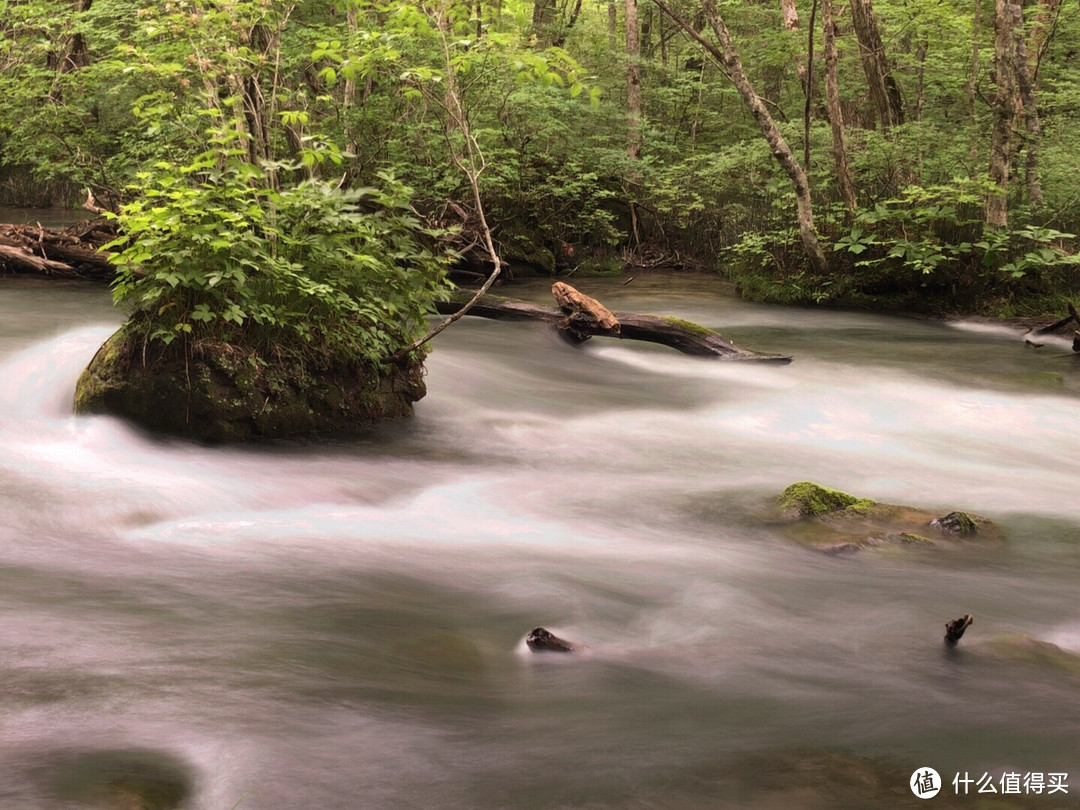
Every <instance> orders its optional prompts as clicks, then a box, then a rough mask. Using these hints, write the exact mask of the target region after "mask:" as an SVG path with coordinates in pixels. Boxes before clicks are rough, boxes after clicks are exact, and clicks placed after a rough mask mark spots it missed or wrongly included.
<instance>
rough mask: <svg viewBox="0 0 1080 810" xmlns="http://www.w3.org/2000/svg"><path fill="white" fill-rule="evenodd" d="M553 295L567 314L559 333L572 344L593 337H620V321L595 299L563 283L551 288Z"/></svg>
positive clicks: (560, 325)
mask: <svg viewBox="0 0 1080 810" xmlns="http://www.w3.org/2000/svg"><path fill="white" fill-rule="evenodd" d="M551 294H552V295H553V296H554V297H555V303H556V304H558V305H559V309H561V310H562V311H563V312H565V313H566V319H565V320H564V321H563V322H562V323H561V324H559V333H560V334H562V335H563V336H565V337H567V338H568V339H569V340H570V342H571V343H583V342H585V341H586V340H588V339H589V338H591V337H592V336H593V335H610V336H611V337H618V336H619V332H620V331H621V330H620V328H619V319H618V318H616V317H615V316H614V315H612V314H611V311H610V310H609V309H608V308H607V307H605V306H604V305H603V304H601V303H600V302H599V301H597V300H596V299H595V298H590V297H589V296H587V295H584V294H582V293H580V292H578V291H577V290H575V289H574V288H573V287H571V286H570V285H569V284H565V283H564V282H562V281H556V282H555V283H554V284H553V285H552V286H551Z"/></svg>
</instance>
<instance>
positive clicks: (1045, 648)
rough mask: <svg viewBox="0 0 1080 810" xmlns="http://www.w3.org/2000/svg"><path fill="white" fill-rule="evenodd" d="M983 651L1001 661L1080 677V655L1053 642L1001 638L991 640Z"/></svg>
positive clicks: (1032, 638) (1016, 636)
mask: <svg viewBox="0 0 1080 810" xmlns="http://www.w3.org/2000/svg"><path fill="white" fill-rule="evenodd" d="M983 649H984V651H985V652H989V654H990V656H991V657H993V658H996V659H998V660H999V661H1009V662H1014V663H1023V664H1031V665H1034V666H1037V667H1040V668H1042V669H1048V670H1055V671H1057V672H1062V673H1066V674H1068V675H1073V676H1076V677H1080V653H1077V652H1075V651H1074V650H1067V649H1065V648H1064V647H1059V646H1058V645H1057V644H1054V643H1053V642H1052V641H1043V640H1042V639H1039V638H1035V637H1033V636H1028V635H1014V636H1001V637H998V638H995V639H992V640H990V641H989V642H988V643H987V644H986V646H985V648H983Z"/></svg>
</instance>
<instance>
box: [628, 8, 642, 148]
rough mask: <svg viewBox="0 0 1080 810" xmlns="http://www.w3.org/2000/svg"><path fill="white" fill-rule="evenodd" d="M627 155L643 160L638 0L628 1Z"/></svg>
mask: <svg viewBox="0 0 1080 810" xmlns="http://www.w3.org/2000/svg"><path fill="white" fill-rule="evenodd" d="M626 154H627V155H628V156H629V157H630V159H631V160H640V159H641V45H640V42H639V40H638V4H637V0H626Z"/></svg>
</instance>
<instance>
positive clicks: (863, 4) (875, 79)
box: [851, 0, 904, 130]
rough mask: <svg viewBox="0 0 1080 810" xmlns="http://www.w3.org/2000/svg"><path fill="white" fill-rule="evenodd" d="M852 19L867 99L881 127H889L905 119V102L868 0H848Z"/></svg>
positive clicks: (872, 8)
mask: <svg viewBox="0 0 1080 810" xmlns="http://www.w3.org/2000/svg"><path fill="white" fill-rule="evenodd" d="M851 19H852V22H853V23H854V27H855V36H856V38H857V39H858V40H859V53H860V55H861V57H862V65H863V72H864V73H865V74H866V83H867V85H868V87H869V90H870V99H871V100H872V101H873V103H874V108H875V109H876V110H877V113H878V118H879V120H880V121H881V128H882V129H883V130H888V129H889V128H890V127H894V126H897V125H898V124H902V123H904V106H903V99H902V98H901V96H900V88H899V87H898V86H897V84H896V80H895V79H894V78H893V75H892V67H891V66H890V64H889V60H888V57H887V56H886V54H885V46H884V44H882V42H881V34H880V33H879V31H878V25H877V18H876V17H875V16H874V7H873V5H871V2H870V0H851Z"/></svg>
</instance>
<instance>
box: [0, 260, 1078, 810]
mask: <svg viewBox="0 0 1080 810" xmlns="http://www.w3.org/2000/svg"><path fill="white" fill-rule="evenodd" d="M580 286H581V287H582V288H583V289H585V290H586V291H587V292H592V293H594V294H597V295H598V296H599V297H601V298H602V299H604V300H605V301H606V302H607V303H608V304H609V305H610V306H611V307H612V308H614V309H624V310H637V311H653V312H660V313H664V314H674V315H678V316H681V317H688V318H691V319H694V320H698V321H701V322H703V323H706V324H708V325H711V326H716V327H719V328H721V330H722V331H723V332H724V333H725V334H726V335H728V336H729V337H730V338H732V339H734V340H735V341H736V342H739V343H741V344H744V345H746V346H749V347H753V348H758V349H761V350H763V351H777V352H790V353H792V354H794V355H796V358H797V359H796V362H795V363H793V364H792V365H791V366H788V367H784V368H765V367H751V366H736V365H721V364H714V363H707V362H702V361H694V360H691V359H688V358H684V357H681V356H679V355H677V354H674V353H671V352H669V351H667V350H664V349H662V348H658V347H649V346H637V345H633V344H630V343H614V342H608V343H603V342H601V341H599V340H597V341H593V342H592V343H590V344H589V345H587V346H585V347H584V348H583V349H573V348H570V347H567V346H565V345H564V344H562V343H561V342H559V341H558V340H556V339H555V338H553V337H552V336H551V335H550V334H549V333H548V332H546V331H545V330H543V329H537V328H533V327H530V326H525V325H520V324H502V323H494V322H484V321H472V320H468V319H466V321H463V322H462V323H459V324H458V325H456V326H455V327H454V328H453V329H451V330H449V331H448V332H447V333H446V334H445V335H444V336H443V337H442V338H441V339H440V342H439V344H438V346H437V347H436V349H435V351H434V353H433V354H432V355H431V358H430V361H429V372H430V373H429V376H428V386H429V391H430V393H429V396H428V398H427V399H426V400H424V401H423V402H422V403H421V404H420V405H419V407H418V411H417V416H416V418H415V419H413V420H412V421H410V422H409V423H407V424H402V425H396V426H392V427H389V428H386V429H379V430H373V431H371V432H369V433H367V434H365V435H364V436H362V437H360V438H359V439H358V440H355V441H350V442H348V443H336V444H314V445H311V444H308V445H303V446H291V447H279V448H259V449H254V450H236V449H228V450H226V449H208V448H199V447H192V446H189V445H184V444H179V443H174V442H162V441H156V440H148V439H146V438H145V437H143V436H141V435H139V434H138V433H137V432H134V431H132V430H130V429H128V428H126V427H125V426H123V425H120V424H118V423H116V422H114V421H112V420H108V419H100V418H96V419H79V420H76V419H73V418H71V417H70V415H69V411H70V406H69V404H68V403H69V401H70V394H71V391H72V390H73V386H74V381H75V378H76V377H77V375H78V373H79V370H80V369H81V368H82V366H83V365H85V363H86V362H87V360H88V359H89V357H90V356H91V355H92V354H93V352H94V350H95V349H96V347H97V345H98V344H99V343H100V341H101V340H102V339H103V338H104V337H105V336H107V335H108V333H109V331H110V329H111V328H113V326H114V325H115V323H116V320H117V318H116V314H115V313H113V312H112V311H111V310H110V309H109V307H108V296H107V292H105V291H103V290H101V289H99V288H88V287H84V286H79V285H76V286H66V287H61V286H44V285H37V284H33V283H28V282H17V283H11V282H9V281H4V282H2V283H0V375H2V376H0V378H2V379H3V380H4V386H3V387H2V392H0V518H2V520H0V651H2V657H0V688H2V689H3V694H4V696H5V700H4V701H3V702H2V703H0V808H4V810H7V808H12V810H15V808H18V810H38V808H41V809H42V810H44V808H56V807H65V808H66V807H71V808H75V807H91V806H118V807H119V806H124V807H126V806H146V807H152V806H159V805H161V806H164V805H168V804H170V803H171V804H172V805H174V806H183V807H185V808H194V809H197V810H204V809H205V810H210V809H211V808H213V809H215V810H216V808H230V807H232V806H234V805H235V804H236V803H237V802H241V805H240V806H241V807H244V808H268V809H270V810H278V809H279V808H280V809H281V810H285V809H286V808H290V809H291V808H297V807H326V808H357V807H377V808H398V807H401V808H411V807H416V808H421V807H422V808H431V807H440V808H443V807H445V808H537V809H538V810H539V809H540V808H562V807H581V808H586V807H588V808H627V807H629V808H656V807H663V808H704V807H710V808H726V807H743V808H765V807H814V808H816V807H822V808H825V807H842V808H843V807H850V808H861V807H904V806H914V804H913V803H917V801H916V800H915V799H914V797H913V796H912V795H911V793H910V791H908V790H907V787H906V781H907V779H908V778H909V775H910V773H911V772H912V771H913V770H914V769H915V768H916V767H919V766H924V765H930V766H932V767H935V768H937V770H938V771H939V772H941V773H942V774H946V773H947V774H948V778H951V775H952V773H953V772H955V771H958V770H959V771H963V770H967V771H978V773H979V774H982V773H983V772H984V771H989V772H993V773H996V774H999V775H1000V774H1001V773H1003V772H1005V771H1006V770H1020V771H1021V772H1029V771H1043V772H1049V771H1065V772H1068V771H1070V770H1071V771H1074V772H1076V775H1075V777H1074V779H1075V781H1077V782H1078V783H1080V765H1078V762H1080V756H1078V754H1080V750H1078V747H1077V740H1078V739H1080V737H1078V732H1080V716H1078V713H1077V712H1076V710H1075V695H1076V687H1077V684H1078V680H1077V678H1078V677H1080V675H1078V674H1076V673H1074V672H1072V671H1071V670H1070V669H1069V666H1068V660H1066V661H1065V663H1064V665H1061V666H1056V665H1051V666H1047V665H1045V662H1043V664H1040V663H1038V662H1033V661H1025V660H1021V659H1017V660H1014V659H1013V658H1010V657H1009V656H1007V655H1004V656H1003V655H1002V654H1000V651H999V650H998V649H997V648H995V647H994V646H993V644H992V643H991V640H992V639H994V638H996V637H1000V636H1004V635H1007V634H1027V635H1029V636H1032V637H1035V638H1036V639H1040V640H1043V641H1049V642H1054V643H1055V644H1058V645H1060V646H1061V647H1062V648H1064V649H1066V650H1073V651H1080V609H1078V607H1077V603H1076V599H1075V593H1076V586H1077V580H1078V576H1080V523H1078V521H1077V509H1076V504H1077V503H1078V501H1077V498H1076V494H1075V493H1076V492H1077V491H1080V461H1078V459H1080V434H1078V431H1077V430H1076V425H1077V420H1076V406H1077V402H1078V400H1077V398H1076V393H1077V382H1078V373H1080V369H1077V368H1076V366H1075V364H1074V363H1073V361H1072V358H1068V357H1066V356H1065V354H1064V353H1063V352H1060V351H1058V350H1057V349H1056V348H1054V347H1046V348H1045V349H1043V350H1039V351H1035V350H1028V349H1025V348H1024V346H1023V345H1022V343H1021V342H1020V341H1019V340H1018V338H1017V337H1016V336H1015V335H1013V334H1011V333H1009V332H1007V331H1006V330H995V329H989V330H988V329H985V328H974V327H956V326H945V325H941V324H935V323H921V322H916V321H908V320H904V319H899V318H883V317H876V316H871V315H851V314H841V313H821V312H812V311H799V310H781V309H775V308H769V307H758V306H752V305H748V304H745V303H743V302H739V301H737V300H735V299H734V298H732V297H731V296H730V294H729V293H728V291H727V290H726V289H725V288H724V287H723V286H722V285H720V284H718V283H717V282H716V281H715V280H712V279H704V278H702V279H685V278H680V279H670V278H668V277H663V276H648V277H640V278H638V279H636V280H635V281H634V282H633V283H632V284H631V285H628V286H623V285H621V284H620V283H619V282H616V281H586V280H582V281H581V282H580ZM545 287H546V285H542V284H525V285H519V286H518V287H516V288H515V290H514V292H515V293H516V294H518V295H522V296H525V297H532V298H534V299H535V300H543V299H544V297H545V296H546V291H545ZM806 478H810V479H815V480H820V481H822V482H823V483H827V484H831V485H834V486H837V487H840V488H844V489H848V490H853V491H855V492H857V493H859V494H864V495H868V496H872V497H877V498H881V499H884V500H889V501H894V502H903V503H912V504H918V505H920V506H925V507H927V508H930V509H935V508H940V509H948V508H952V507H961V508H968V509H971V510H974V511H978V512H982V513H985V514H987V515H989V516H991V517H993V518H995V519H996V520H998V521H999V522H1001V523H1002V524H1003V525H1004V526H1005V527H1006V529H1008V530H1009V532H1010V541H1009V542H1008V543H1007V544H1002V545H998V546H994V547H980V546H977V545H969V546H965V547H962V548H959V549H954V550H948V551H937V550H930V551H923V552H910V553H900V552H889V551H886V550H882V551H872V552H867V553H864V554H862V555H856V556H854V557H846V558H842V557H832V556H827V555H822V554H818V553H815V552H811V551H807V550H805V549H802V548H799V547H794V546H792V545H791V544H790V543H789V541H787V540H786V539H785V538H784V537H783V536H782V535H781V534H779V533H778V532H777V531H776V528H775V527H774V526H771V525H770V524H769V523H768V522H766V521H763V520H762V518H761V513H762V512H763V510H765V509H766V508H767V506H768V504H769V501H770V499H771V498H772V497H773V496H774V495H775V493H776V492H777V491H779V490H780V489H782V488H783V487H784V486H786V485H787V484H788V483H791V482H792V481H796V480H800V479H806ZM963 612H971V613H973V614H975V615H976V624H975V626H974V627H973V628H972V630H971V631H969V633H970V634H971V635H970V637H969V638H965V641H964V643H963V644H962V646H961V647H960V648H959V649H958V650H957V651H956V652H955V654H952V655H948V654H946V652H945V651H944V650H943V648H942V645H941V635H942V631H943V628H942V625H943V623H944V622H945V620H946V619H949V618H955V616H957V615H960V614H961V613H963ZM538 624H543V625H545V626H547V627H549V628H551V629H552V630H554V631H556V632H558V633H559V634H560V635H562V636H564V637H567V638H572V639H574V640H576V641H579V642H580V643H582V644H584V645H586V647H587V650H586V651H585V652H584V654H583V655H581V656H579V657H570V658H567V657H559V656H556V657H554V658H542V657H536V656H533V655H531V654H529V653H528V652H527V650H525V648H524V645H523V642H522V639H523V637H524V635H525V633H526V632H527V631H528V630H529V629H531V628H532V627H534V626H536V625H538ZM948 790H949V791H951V790H952V788H951V786H949V788H948ZM169 791H180V793H170V792H169ZM1075 792H1076V793H1080V784H1078V788H1077V790H1076V791H1075ZM161 796H164V798H160V799H159V798H154V797H161ZM1025 798H1026V800H1027V802H1028V803H1027V804H1024V803H1023V801H1021V803H1018V804H1013V805H1004V806H1016V807H1024V806H1038V807H1053V806H1056V803H1057V800H1058V799H1060V798H1061V797H1060V796H1057V797H1054V798H1053V799H1051V798H1050V797H1047V796H1041V797H1037V798H1031V797H1020V799H1021V800H1024V799H1025ZM155 801H156V802H158V803H159V805H155V804H154V802H155ZM936 801H938V803H939V805H942V804H944V805H945V806H957V807H974V806H979V805H977V804H976V803H975V800H974V797H971V798H970V799H969V801H968V802H967V803H966V804H965V803H964V801H963V797H959V798H949V799H945V798H943V797H939V799H937V800H936ZM136 802H141V804H136ZM1035 802H1037V804H1035ZM162 803H164V804H163V805H162Z"/></svg>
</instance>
